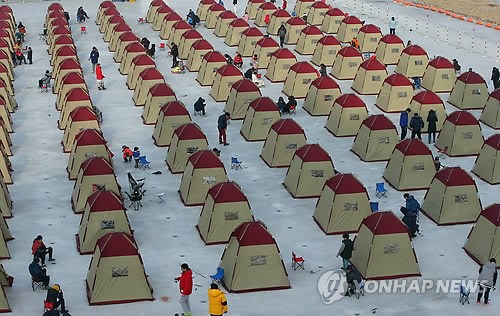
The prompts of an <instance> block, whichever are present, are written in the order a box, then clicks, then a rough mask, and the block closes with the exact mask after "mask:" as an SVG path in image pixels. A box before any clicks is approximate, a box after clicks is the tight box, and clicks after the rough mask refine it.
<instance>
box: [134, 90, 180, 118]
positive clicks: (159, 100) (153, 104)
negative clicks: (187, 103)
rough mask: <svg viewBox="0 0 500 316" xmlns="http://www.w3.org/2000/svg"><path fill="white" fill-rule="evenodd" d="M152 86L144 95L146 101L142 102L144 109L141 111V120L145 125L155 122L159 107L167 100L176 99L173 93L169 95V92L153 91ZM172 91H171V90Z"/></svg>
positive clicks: (167, 101) (172, 100)
mask: <svg viewBox="0 0 500 316" xmlns="http://www.w3.org/2000/svg"><path fill="white" fill-rule="evenodd" d="M152 89H154V86H152V87H151V88H150V89H149V91H148V94H147V96H146V101H145V103H144V110H143V111H142V115H141V116H142V122H143V123H144V124H146V125H149V124H155V123H156V122H157V119H158V115H159V113H160V109H161V108H162V107H163V106H164V105H166V104H167V103H169V102H174V101H177V97H176V95H175V93H174V94H173V95H169V94H170V93H168V92H166V93H161V92H158V93H156V92H155V91H153V90H152ZM170 90H171V89H170ZM172 92H173V91H172Z"/></svg>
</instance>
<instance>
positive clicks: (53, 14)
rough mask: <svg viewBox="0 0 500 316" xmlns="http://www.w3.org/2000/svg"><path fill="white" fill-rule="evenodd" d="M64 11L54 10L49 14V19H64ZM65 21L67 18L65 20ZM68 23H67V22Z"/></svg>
mask: <svg viewBox="0 0 500 316" xmlns="http://www.w3.org/2000/svg"><path fill="white" fill-rule="evenodd" d="M63 11H64V10H63V9H61V10H53V11H49V12H48V14H49V19H53V18H57V17H62V18H64V12H63ZM64 19H65V18H64ZM66 22H67V21H66Z"/></svg>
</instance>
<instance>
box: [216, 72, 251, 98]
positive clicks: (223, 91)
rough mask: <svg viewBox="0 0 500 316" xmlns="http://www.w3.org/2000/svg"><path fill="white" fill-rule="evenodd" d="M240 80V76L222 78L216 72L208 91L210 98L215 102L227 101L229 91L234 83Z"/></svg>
mask: <svg viewBox="0 0 500 316" xmlns="http://www.w3.org/2000/svg"><path fill="white" fill-rule="evenodd" d="M241 79H243V76H242V75H241V74H238V75H236V76H223V75H221V74H220V73H219V72H217V73H216V74H215V78H214V82H213V84H212V89H211V90H210V96H211V97H212V98H214V100H215V101H216V102H222V101H227V99H228V97H229V90H230V89H231V87H232V86H233V84H234V83H236V82H238V81H239V80H241Z"/></svg>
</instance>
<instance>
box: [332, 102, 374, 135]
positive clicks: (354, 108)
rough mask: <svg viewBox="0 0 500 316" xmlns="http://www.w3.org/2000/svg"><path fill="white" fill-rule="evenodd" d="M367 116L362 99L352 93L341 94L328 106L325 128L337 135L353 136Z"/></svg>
mask: <svg viewBox="0 0 500 316" xmlns="http://www.w3.org/2000/svg"><path fill="white" fill-rule="evenodd" d="M367 117H368V110H367V109H366V105H365V103H364V102H363V100H361V99H360V98H359V97H358V96H356V94H354V93H348V94H343V95H341V96H340V97H338V98H335V102H334V103H333V107H330V111H329V115H328V120H327V121H326V125H325V128H326V129H327V130H328V131H329V132H330V133H332V134H333V135H335V136H337V137H344V136H355V135H356V133H357V132H358V131H359V128H360V126H361V123H362V122H363V121H364V120H365V119H366V118H367Z"/></svg>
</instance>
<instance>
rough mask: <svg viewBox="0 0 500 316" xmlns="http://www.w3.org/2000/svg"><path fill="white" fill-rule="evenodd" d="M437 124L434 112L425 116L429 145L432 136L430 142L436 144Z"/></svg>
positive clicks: (431, 111)
mask: <svg viewBox="0 0 500 316" xmlns="http://www.w3.org/2000/svg"><path fill="white" fill-rule="evenodd" d="M437 122H438V118H437V116H436V111H434V110H430V111H429V114H427V132H428V133H429V134H428V135H427V137H428V141H429V144H430V143H431V136H432V142H433V143H435V142H436V130H437V128H436V123H437Z"/></svg>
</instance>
